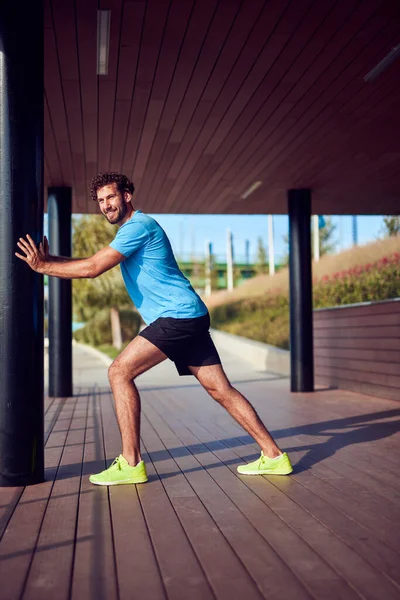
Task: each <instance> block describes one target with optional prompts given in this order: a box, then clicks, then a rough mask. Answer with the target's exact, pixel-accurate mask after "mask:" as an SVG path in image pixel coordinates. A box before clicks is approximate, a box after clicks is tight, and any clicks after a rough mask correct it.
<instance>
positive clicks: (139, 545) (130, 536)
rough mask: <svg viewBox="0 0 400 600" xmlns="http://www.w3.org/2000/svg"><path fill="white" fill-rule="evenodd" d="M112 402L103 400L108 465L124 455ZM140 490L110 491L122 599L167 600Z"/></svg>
mask: <svg viewBox="0 0 400 600" xmlns="http://www.w3.org/2000/svg"><path fill="white" fill-rule="evenodd" d="M111 403H112V400H111V395H110V394H108V395H103V396H102V397H101V407H102V420H103V428H104V442H105V451H106V458H107V464H111V462H112V461H113V460H114V458H115V457H116V456H118V455H119V454H120V452H121V436H120V433H119V429H118V425H117V421H116V418H115V414H114V411H113V409H112V405H111ZM146 485H147V484H146ZM140 487H141V486H134V485H132V486H131V485H122V486H115V487H110V488H109V496H110V507H111V516H112V527H113V539H114V547H115V554H116V570H117V585H118V591H119V600H131V598H145V599H146V600H165V599H166V597H167V596H166V592H165V588H164V585H163V582H162V579H161V575H160V570H159V567H158V563H157V560H156V557H155V553H154V549H153V546H152V542H151V539H150V535H149V531H148V528H147V523H146V520H145V518H144V514H143V510H142V506H141V503H140V500H139V494H138V489H139V488H140Z"/></svg>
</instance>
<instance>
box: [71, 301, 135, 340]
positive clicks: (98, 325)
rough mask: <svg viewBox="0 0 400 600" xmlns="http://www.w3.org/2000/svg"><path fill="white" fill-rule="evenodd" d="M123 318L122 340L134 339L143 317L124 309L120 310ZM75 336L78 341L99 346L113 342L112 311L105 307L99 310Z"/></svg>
mask: <svg viewBox="0 0 400 600" xmlns="http://www.w3.org/2000/svg"><path fill="white" fill-rule="evenodd" d="M119 316H120V319H121V330H122V341H123V342H127V341H130V340H133V338H134V337H135V336H136V335H137V334H138V332H139V327H140V324H141V317H140V315H139V314H138V313H135V312H133V310H132V309H122V310H120V311H119ZM73 335H74V338H75V339H76V341H77V342H82V343H83V344H89V345H90V346H95V347H99V346H101V345H103V344H107V345H110V344H112V334H111V319H110V311H109V310H108V309H104V310H101V311H99V312H98V313H97V314H96V315H95V316H94V317H93V318H92V319H90V321H88V322H87V323H86V325H85V327H82V328H81V329H78V330H77V331H75V332H74V334H73Z"/></svg>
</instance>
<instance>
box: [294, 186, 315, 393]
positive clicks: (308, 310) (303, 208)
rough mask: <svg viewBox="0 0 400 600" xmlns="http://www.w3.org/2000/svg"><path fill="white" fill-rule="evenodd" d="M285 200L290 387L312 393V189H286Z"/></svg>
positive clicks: (295, 390) (297, 390)
mask: <svg viewBox="0 0 400 600" xmlns="http://www.w3.org/2000/svg"><path fill="white" fill-rule="evenodd" d="M288 200H289V269H290V271H289V280H290V365H291V390H292V392H312V391H314V357H313V324H312V273H311V270H312V265H311V192H310V190H289V194H288Z"/></svg>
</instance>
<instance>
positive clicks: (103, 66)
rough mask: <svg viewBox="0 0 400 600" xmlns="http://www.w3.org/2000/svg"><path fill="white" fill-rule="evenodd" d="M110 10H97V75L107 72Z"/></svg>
mask: <svg viewBox="0 0 400 600" xmlns="http://www.w3.org/2000/svg"><path fill="white" fill-rule="evenodd" d="M110 21H111V11H110V10H98V11H97V75H107V74H108V53H109V50H110Z"/></svg>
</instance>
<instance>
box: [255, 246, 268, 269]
mask: <svg viewBox="0 0 400 600" xmlns="http://www.w3.org/2000/svg"><path fill="white" fill-rule="evenodd" d="M266 270H267V250H266V248H265V246H264V244H263V241H262V237H259V238H258V240H257V272H258V273H265V272H266Z"/></svg>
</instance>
